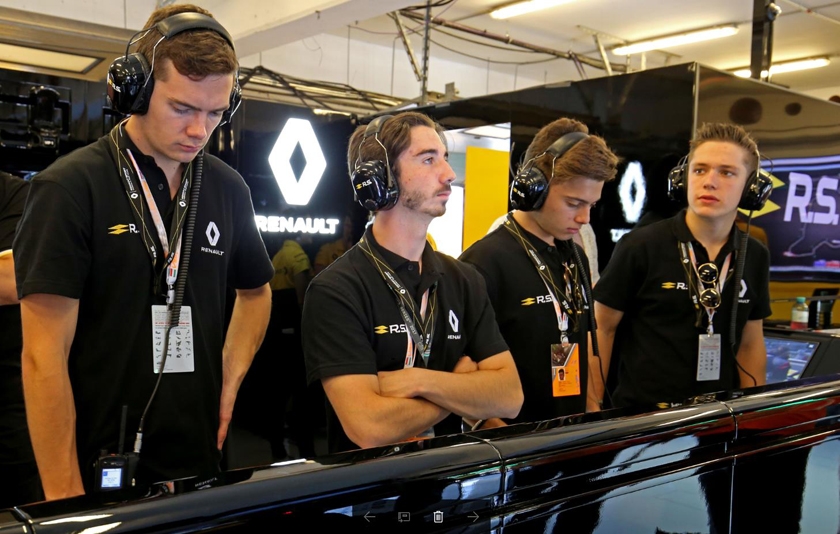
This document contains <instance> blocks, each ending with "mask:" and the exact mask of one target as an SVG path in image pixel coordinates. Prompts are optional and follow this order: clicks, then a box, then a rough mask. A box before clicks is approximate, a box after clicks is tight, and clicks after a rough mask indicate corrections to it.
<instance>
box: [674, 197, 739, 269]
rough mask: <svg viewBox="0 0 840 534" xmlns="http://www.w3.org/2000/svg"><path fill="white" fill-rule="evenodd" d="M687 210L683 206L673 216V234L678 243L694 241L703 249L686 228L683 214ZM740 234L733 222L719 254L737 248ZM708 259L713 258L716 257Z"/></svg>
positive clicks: (727, 252)
mask: <svg viewBox="0 0 840 534" xmlns="http://www.w3.org/2000/svg"><path fill="white" fill-rule="evenodd" d="M687 212H688V208H683V209H682V211H680V212H679V213H678V214H676V215H675V216H674V226H673V228H674V235H675V236H676V237H677V240H678V241H679V242H680V243H694V244H696V245H699V246H700V248H701V249H702V250H705V249H704V248H703V246H702V245H701V244H700V242H699V241H697V239H695V237H694V235H693V234H692V233H691V230H690V229H689V228H688V225H687V224H686V223H685V215H686V213H687ZM740 235H742V232H741V231H740V230H738V226H737V225H736V224H733V225H732V230H731V231H730V232H729V239H727V240H726V243H725V244H724V245H723V248H721V249H720V253H719V255H726V254H729V253H730V252H732V251H733V250H736V249H737V248H738V238H739V237H740ZM709 259H711V260H715V259H717V258H709Z"/></svg>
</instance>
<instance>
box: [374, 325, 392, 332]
mask: <svg viewBox="0 0 840 534" xmlns="http://www.w3.org/2000/svg"><path fill="white" fill-rule="evenodd" d="M373 331H374V333H376V334H387V333H388V327H387V326H385V325H384V324H381V325H379V326H377V327H376V328H374V329H373Z"/></svg>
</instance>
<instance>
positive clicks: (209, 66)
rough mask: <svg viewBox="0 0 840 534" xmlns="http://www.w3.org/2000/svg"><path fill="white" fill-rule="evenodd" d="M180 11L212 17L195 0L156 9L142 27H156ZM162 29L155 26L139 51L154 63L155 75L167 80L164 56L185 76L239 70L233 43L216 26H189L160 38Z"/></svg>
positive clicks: (201, 76) (203, 75) (231, 72)
mask: <svg viewBox="0 0 840 534" xmlns="http://www.w3.org/2000/svg"><path fill="white" fill-rule="evenodd" d="M179 13H201V14H202V15H207V16H208V17H211V18H212V17H213V15H211V14H210V12H209V11H207V10H206V9H203V8H200V7H198V6H194V5H192V4H173V5H169V6H166V7H162V8H160V9H156V10H155V11H154V12H153V13H152V15H151V16H150V17H149V20H147V21H146V25H145V26H143V29H149V28H153V27H154V26H155V24H157V23H158V22H160V21H162V20H164V19H166V18H168V17H171V16H172V15H177V14H179ZM160 38H161V35H160V33H159V32H158V31H157V30H152V31H150V32H149V33H148V35H146V36H144V37H143V38H142V39H140V41H139V43H138V44H137V51H138V52H139V53H141V54H143V55H144V56H145V57H146V61H148V62H149V65H150V66H152V65H154V68H153V72H152V75H153V76H154V77H155V78H157V79H159V80H165V79H166V74H165V72H166V71H165V70H164V69H163V64H164V61H163V60H165V59H169V60H171V61H172V65H173V66H174V67H175V69H176V70H177V71H178V72H180V73H181V74H182V75H184V76H189V77H190V78H194V79H199V80H201V79H203V78H205V77H207V76H210V75H216V74H234V75H235V74H236V72H237V71H238V70H239V61H238V60H237V59H236V52H235V51H234V49H233V48H232V47H231V45H230V43H228V42H227V40H226V39H225V38H224V37H222V36H221V35H220V34H218V33H217V32H215V31H214V30H209V29H208V30H204V29H197V30H189V31H185V32H181V33H178V34H176V35H173V36H172V37H170V38H169V39H164V40H162V41H160V43H159V44H158V45H157V48H155V43H157V42H158V41H159V40H160Z"/></svg>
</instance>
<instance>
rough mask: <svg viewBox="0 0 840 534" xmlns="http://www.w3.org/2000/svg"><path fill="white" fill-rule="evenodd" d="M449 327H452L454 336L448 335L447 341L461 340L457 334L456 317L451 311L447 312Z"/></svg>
mask: <svg viewBox="0 0 840 534" xmlns="http://www.w3.org/2000/svg"><path fill="white" fill-rule="evenodd" d="M449 326H451V327H452V331H453V332H454V334H449V335H448V336H447V339H461V334H459V333H458V316H457V315H455V312H454V311H452V310H449Z"/></svg>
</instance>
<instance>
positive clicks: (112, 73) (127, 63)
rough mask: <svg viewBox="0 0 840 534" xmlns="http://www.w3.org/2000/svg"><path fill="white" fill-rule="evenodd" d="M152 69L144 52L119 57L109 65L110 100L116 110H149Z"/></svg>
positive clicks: (122, 111) (133, 111)
mask: <svg viewBox="0 0 840 534" xmlns="http://www.w3.org/2000/svg"><path fill="white" fill-rule="evenodd" d="M150 76H151V69H150V68H149V62H148V61H146V58H145V57H144V56H143V54H138V53H135V54H128V55H127V56H122V57H118V58H117V59H115V60H114V61H113V62H112V63H111V66H110V67H108V100H109V101H110V102H111V107H112V108H113V109H115V110H116V111H118V112H120V113H122V114H123V115H127V114H129V113H141V114H142V113H145V112H146V110H148V95H151V89H152V86H153V85H154V80H150V79H149V77H150Z"/></svg>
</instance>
